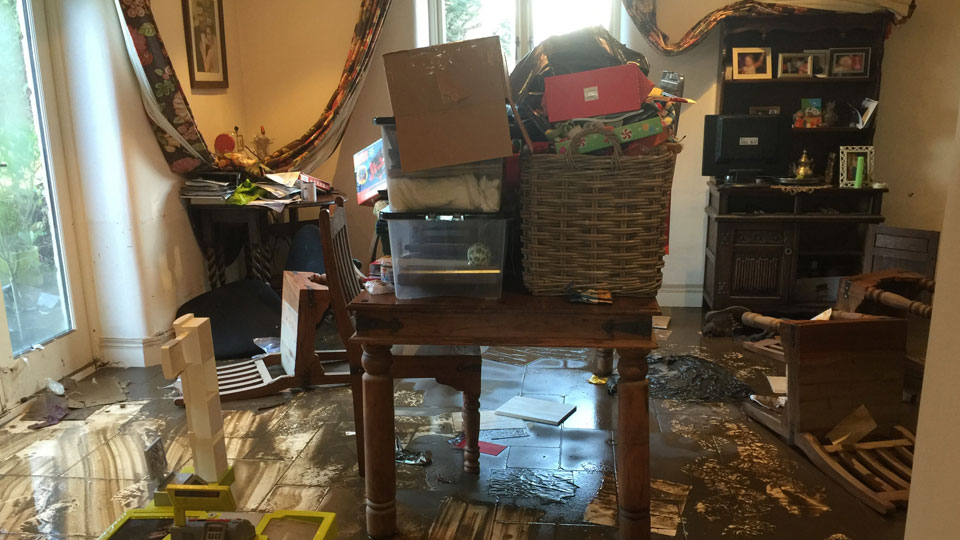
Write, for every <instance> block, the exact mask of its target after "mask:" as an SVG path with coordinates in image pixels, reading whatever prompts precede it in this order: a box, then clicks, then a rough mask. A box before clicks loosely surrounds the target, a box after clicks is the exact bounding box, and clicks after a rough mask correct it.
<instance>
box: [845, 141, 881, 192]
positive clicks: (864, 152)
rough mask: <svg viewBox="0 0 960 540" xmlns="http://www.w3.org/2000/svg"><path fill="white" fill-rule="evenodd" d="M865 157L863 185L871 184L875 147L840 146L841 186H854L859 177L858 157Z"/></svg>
mask: <svg viewBox="0 0 960 540" xmlns="http://www.w3.org/2000/svg"><path fill="white" fill-rule="evenodd" d="M859 157H863V162H864V165H865V167H864V171H863V185H864V186H869V185H870V178H871V177H872V176H873V147H872V146H841V147H840V187H842V188H852V187H854V185H855V180H856V178H857V158H859Z"/></svg>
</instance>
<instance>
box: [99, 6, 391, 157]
mask: <svg viewBox="0 0 960 540" xmlns="http://www.w3.org/2000/svg"><path fill="white" fill-rule="evenodd" d="M311 1H320V0H311ZM114 2H115V4H116V8H117V13H118V15H119V16H120V22H121V23H122V27H123V30H124V40H125V42H126V45H127V52H128V53H129V56H130V62H131V65H132V66H133V71H134V73H135V75H136V76H137V80H138V81H139V83H140V94H141V98H142V100H143V106H144V109H145V110H146V112H147V116H149V118H150V122H151V125H152V126H153V131H154V134H155V135H156V137H157V141H158V142H159V143H160V149H161V150H162V151H163V156H164V158H166V160H167V164H168V165H169V166H170V170H171V171H173V172H175V173H178V174H183V175H187V174H191V173H197V172H202V171H205V170H214V169H216V168H217V165H216V160H215V159H214V156H213V155H212V154H211V153H210V150H209V148H208V147H207V144H206V143H205V142H204V140H203V136H202V135H201V134H200V131H199V129H198V128H197V122H196V120H195V119H194V117H193V112H192V111H191V110H190V104H189V103H188V102H187V97H186V95H184V93H183V88H182V86H181V85H180V79H179V78H178V77H177V74H176V72H174V70H173V65H172V64H171V62H170V58H169V56H167V50H166V48H165V47H164V45H163V40H162V39H161V38H160V32H159V31H158V30H157V24H156V21H155V20H154V18H153V11H152V9H151V7H150V0H114ZM390 2H391V0H363V3H362V4H361V6H360V19H359V21H358V22H357V24H356V26H355V27H354V32H353V39H352V40H351V43H350V50H349V52H348V53H347V61H346V63H345V64H344V67H343V72H342V74H341V75H340V83H339V85H338V86H337V89H336V90H335V91H334V92H333V95H332V96H331V97H330V100H329V101H328V102H327V106H326V108H325V109H324V111H323V114H321V115H320V119H319V120H317V121H316V122H315V123H314V124H313V125H312V126H310V129H309V130H308V131H307V132H306V133H305V134H304V135H303V136H301V137H300V138H299V139H297V140H295V141H293V142H291V143H289V144H286V145H284V146H283V147H282V148H280V149H279V150H277V151H276V152H274V153H273V154H271V155H270V156H269V157H268V158H267V159H266V165H267V166H268V167H270V168H271V169H273V170H276V171H285V170H291V169H298V168H302V169H308V170H309V169H312V168H313V167H315V166H316V165H319V164H320V163H322V162H323V161H324V160H326V159H327V158H328V157H330V155H331V154H332V153H333V151H334V150H335V149H336V147H337V146H338V145H339V144H340V140H341V139H342V138H343V132H344V130H345V128H346V125H347V121H348V120H349V118H350V114H351V113H352V112H353V106H354V104H355V103H356V100H357V97H358V95H359V90H360V87H361V85H362V84H363V78H364V75H365V74H366V70H367V66H368V65H369V64H370V60H371V59H372V58H373V49H374V45H375V44H376V42H377V38H378V37H379V36H380V30H381V29H382V28H383V21H384V20H385V19H386V16H387V11H388V9H389V7H390Z"/></svg>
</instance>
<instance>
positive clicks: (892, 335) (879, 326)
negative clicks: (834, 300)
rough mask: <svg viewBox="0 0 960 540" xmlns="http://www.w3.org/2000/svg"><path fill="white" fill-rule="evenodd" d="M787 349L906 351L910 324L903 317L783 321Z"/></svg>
mask: <svg viewBox="0 0 960 540" xmlns="http://www.w3.org/2000/svg"><path fill="white" fill-rule="evenodd" d="M781 337H782V342H783V346H784V349H785V350H786V349H790V348H791V347H793V348H796V349H801V348H802V350H803V351H804V352H805V353H806V354H808V355H812V354H814V353H830V354H837V353H841V352H862V351H864V350H875V351H903V350H905V347H906V341H907V325H906V321H904V320H902V319H850V320H839V321H784V324H783V325H782V326H781Z"/></svg>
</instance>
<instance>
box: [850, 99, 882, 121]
mask: <svg viewBox="0 0 960 540" xmlns="http://www.w3.org/2000/svg"><path fill="white" fill-rule="evenodd" d="M879 104H880V102H879V101H876V100H874V99H870V98H863V102H862V103H860V110H855V111H854V112H855V113H856V114H857V116H856V120H857V122H856V125H857V129H864V128H866V127H868V126H869V125H870V120H873V113H874V111H876V110H877V105H879Z"/></svg>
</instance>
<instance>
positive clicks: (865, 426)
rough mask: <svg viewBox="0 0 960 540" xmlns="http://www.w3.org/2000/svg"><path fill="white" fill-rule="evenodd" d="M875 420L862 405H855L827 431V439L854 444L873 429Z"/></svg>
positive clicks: (875, 424) (875, 423) (836, 442)
mask: <svg viewBox="0 0 960 540" xmlns="http://www.w3.org/2000/svg"><path fill="white" fill-rule="evenodd" d="M875 429H877V422H876V420H874V419H873V416H871V415H870V411H868V410H867V408H866V407H865V406H863V405H861V406H859V407H857V408H856V409H854V410H853V412H851V413H850V414H849V415H847V416H846V417H845V418H844V419H843V420H841V421H840V422H838V423H837V425H836V426H835V427H834V428H833V429H831V430H830V431H829V432H827V440H829V441H830V442H831V443H833V444H856V443H858V442H860V441H861V440H863V438H864V437H866V436H867V435H869V434H870V433H871V432H872V431H873V430H875Z"/></svg>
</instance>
